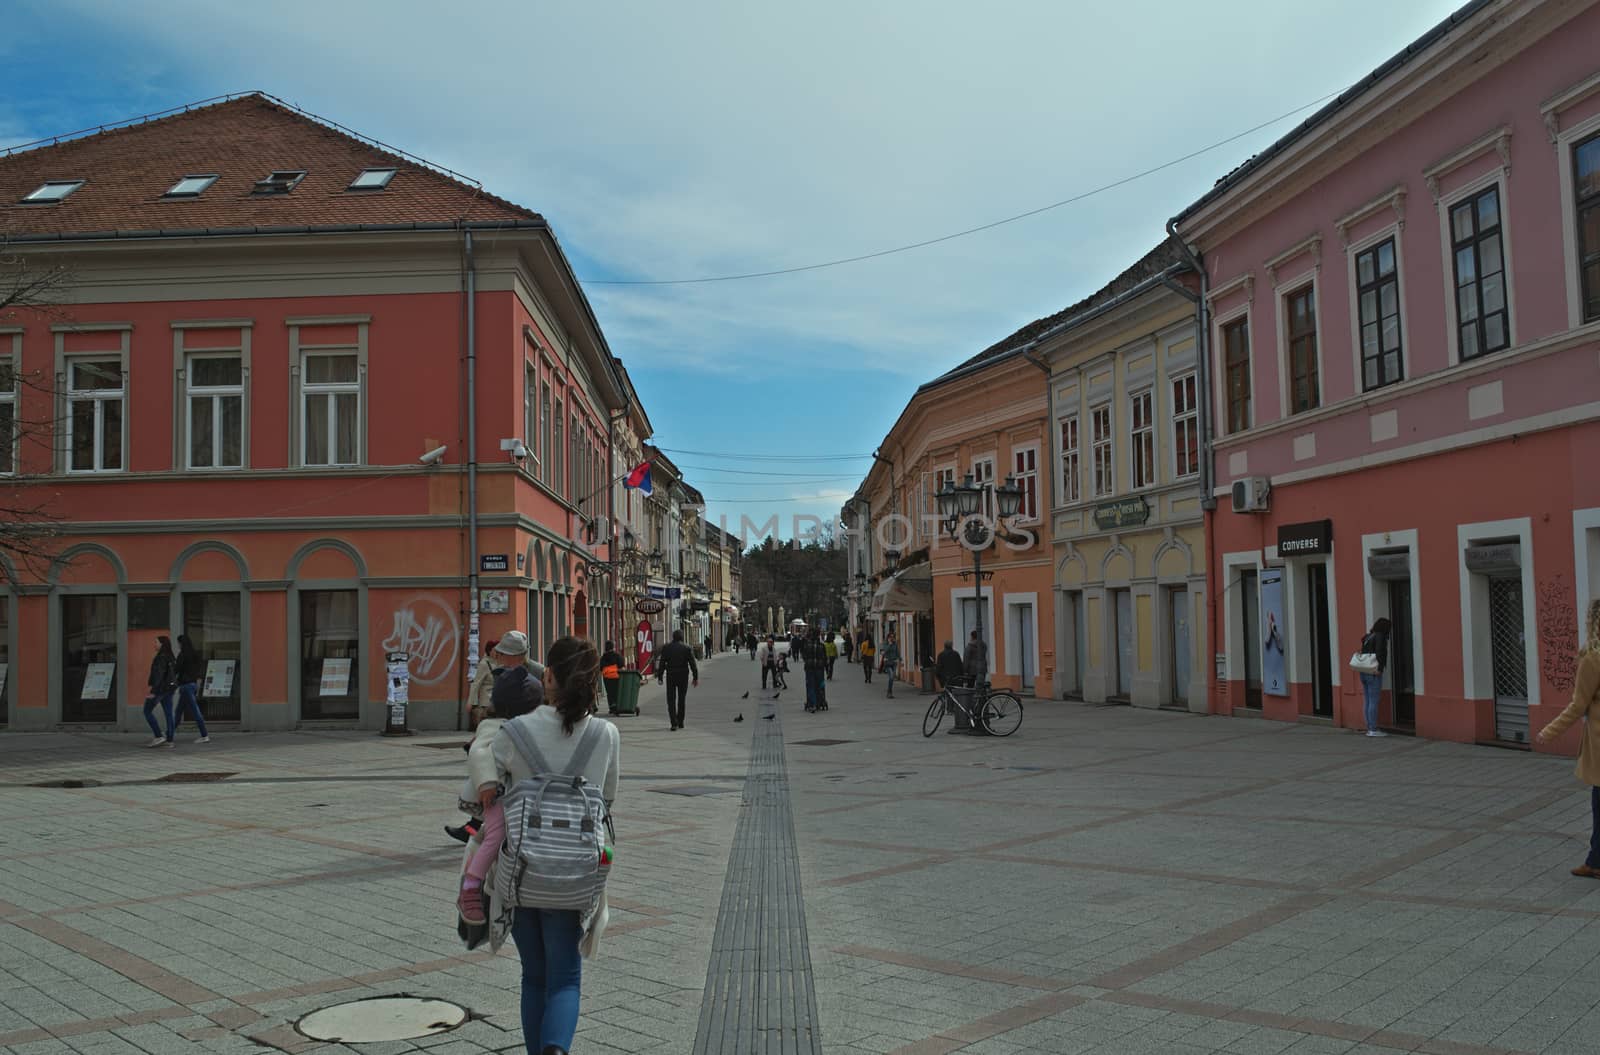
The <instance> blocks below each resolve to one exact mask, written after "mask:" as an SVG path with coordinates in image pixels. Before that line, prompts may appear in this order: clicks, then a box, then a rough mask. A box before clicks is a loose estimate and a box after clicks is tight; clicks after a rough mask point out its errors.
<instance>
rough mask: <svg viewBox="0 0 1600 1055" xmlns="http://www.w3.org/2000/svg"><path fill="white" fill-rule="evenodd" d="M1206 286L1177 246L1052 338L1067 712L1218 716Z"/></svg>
mask: <svg viewBox="0 0 1600 1055" xmlns="http://www.w3.org/2000/svg"><path fill="white" fill-rule="evenodd" d="M1198 286H1199V282H1198V276H1196V275H1195V274H1194V272H1193V270H1192V269H1191V268H1190V267H1189V266H1188V264H1187V263H1186V262H1185V254H1183V252H1182V250H1181V247H1179V246H1178V245H1176V244H1175V243H1173V242H1170V241H1169V242H1166V243H1163V244H1162V245H1161V246H1159V247H1158V248H1157V249H1155V250H1154V251H1152V252H1151V253H1150V254H1149V255H1148V256H1146V257H1145V258H1144V259H1143V260H1141V261H1140V262H1139V263H1138V264H1136V265H1134V267H1132V268H1130V269H1129V270H1128V272H1126V273H1125V274H1123V275H1122V276H1120V277H1119V278H1118V279H1117V280H1116V281H1115V282H1113V283H1112V284H1111V285H1109V286H1107V287H1106V288H1105V289H1104V290H1101V291H1100V292H1099V293H1096V294H1095V295H1094V296H1092V297H1090V298H1089V299H1088V300H1087V301H1085V302H1084V304H1082V305H1080V306H1078V307H1075V308H1074V309H1071V310H1070V311H1069V312H1068V313H1067V314H1066V317H1065V318H1064V319H1061V320H1060V321H1059V322H1056V323H1055V324H1053V325H1052V326H1051V327H1050V329H1049V330H1047V331H1046V332H1045V333H1044V334H1042V335H1041V336H1040V337H1039V338H1038V339H1037V347H1038V354H1039V355H1040V356H1041V357H1042V358H1043V359H1044V360H1045V361H1046V362H1047V363H1049V364H1050V384H1051V389H1052V391H1051V402H1050V414H1051V419H1052V421H1053V427H1052V429H1051V439H1052V441H1053V452H1052V453H1053V457H1052V458H1051V465H1052V466H1053V475H1054V477H1055V484H1056V486H1055V488H1054V495H1055V504H1054V507H1053V509H1052V510H1051V534H1052V539H1053V541H1054V546H1055V561H1054V563H1055V596H1054V603H1055V607H1056V622H1055V626H1056V646H1055V654H1056V656H1057V657H1058V661H1057V663H1056V668H1055V671H1056V676H1055V684H1054V689H1055V695H1056V696H1057V697H1058V698H1067V699H1081V700H1087V701H1089V702H1092V703H1103V702H1106V701H1120V702H1127V703H1131V704H1133V705H1135V706H1140V707H1179V708H1185V709H1190V710H1195V711H1200V712H1203V711H1205V710H1206V684H1207V670H1208V652H1207V647H1208V646H1207V639H1206V635H1205V619H1204V613H1205V597H1206V564H1205V524H1204V518H1203V515H1202V511H1201V489H1200V469H1201V459H1202V457H1203V450H1204V448H1203V445H1202V444H1201V442H1200V427H1199V400H1200V397H1201V391H1202V389H1201V384H1200V376H1199V365H1200V364H1199V339H1198V328H1197V320H1196V305H1197V303H1198V302H1199V294H1198V292H1197V291H1198Z"/></svg>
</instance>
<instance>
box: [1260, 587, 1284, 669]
mask: <svg viewBox="0 0 1600 1055" xmlns="http://www.w3.org/2000/svg"><path fill="white" fill-rule="evenodd" d="M1288 632H1289V625H1288V623H1286V622H1284V619H1283V571H1282V569H1278V568H1269V569H1267V570H1266V571H1263V572H1262V573H1261V691H1262V692H1264V693H1266V694H1267V695H1269V696H1287V695H1289V674H1288V664H1287V662H1286V661H1285V656H1284V637H1285V635H1286V634H1287V633H1288Z"/></svg>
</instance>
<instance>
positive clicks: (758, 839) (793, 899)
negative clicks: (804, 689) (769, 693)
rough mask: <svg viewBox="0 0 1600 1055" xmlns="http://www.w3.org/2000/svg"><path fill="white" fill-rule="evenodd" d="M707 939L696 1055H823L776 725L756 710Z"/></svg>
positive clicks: (784, 768)
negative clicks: (708, 958)
mask: <svg viewBox="0 0 1600 1055" xmlns="http://www.w3.org/2000/svg"><path fill="white" fill-rule="evenodd" d="M761 717H762V718H763V719H766V718H769V717H770V718H771V720H766V721H758V722H756V723H755V731H754V736H753V742H752V744H751V750H750V771H749V774H748V776H747V777H746V778H745V789H744V801H743V803H742V806H741V810H740V814H739V824H738V827H737V828H736V829H735V831H734V836H733V846H732V848H731V849H730V850H729V853H728V873H727V877H726V878H725V879H724V880H723V885H722V904H721V906H720V908H719V910H718V913H717V927H716V932H715V933H714V934H713V936H712V940H711V962H710V964H709V965H708V966H707V968H706V988H705V995H704V997H703V998H702V1000H701V1004H700V1026H699V1030H698V1031H697V1032H696V1034H695V1041H694V1052H695V1055H718V1053H721V1055H767V1053H771V1055H813V1053H814V1055H820V1053H821V1051H822V1037H821V1024H820V1020H819V1018H818V1016H817V992H816V986H815V984H814V978H813V976H812V972H811V949H810V945H809V941H808V938H807V935H806V919H805V908H804V903H803V902H802V900H801V895H800V852H799V847H798V845H797V844H796V842H795V834H794V814H793V812H792V811H791V809H790V803H789V775H788V767H787V764H786V762H785V759H784V751H783V721H782V719H781V718H779V717H776V711H775V710H774V709H773V708H770V707H765V708H763V713H762V716H761Z"/></svg>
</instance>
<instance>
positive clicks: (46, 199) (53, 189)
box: [22, 179, 83, 205]
mask: <svg viewBox="0 0 1600 1055" xmlns="http://www.w3.org/2000/svg"><path fill="white" fill-rule="evenodd" d="M81 186H83V180H81V179H52V180H45V181H44V183H43V184H41V185H40V187H39V189H38V190H36V191H34V192H33V193H32V194H30V195H28V196H27V197H26V198H23V199H22V200H23V201H25V202H34V203H43V204H47V205H48V204H52V203H54V202H58V201H61V200H62V199H63V198H65V197H66V196H67V195H69V194H71V193H72V192H73V191H75V190H77V189H78V188H79V187H81Z"/></svg>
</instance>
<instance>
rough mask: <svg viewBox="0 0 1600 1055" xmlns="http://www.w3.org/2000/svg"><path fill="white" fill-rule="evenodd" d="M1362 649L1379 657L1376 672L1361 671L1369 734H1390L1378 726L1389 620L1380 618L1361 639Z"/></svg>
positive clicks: (1387, 646) (1387, 661)
mask: <svg viewBox="0 0 1600 1055" xmlns="http://www.w3.org/2000/svg"><path fill="white" fill-rule="evenodd" d="M1361 651H1362V652H1365V653H1370V654H1371V655H1374V656H1376V657H1378V670H1377V672H1376V673H1369V672H1367V671H1361V672H1360V674H1361V696H1362V700H1363V702H1364V703H1365V704H1366V708H1365V710H1366V714H1365V717H1366V719H1367V735H1368V736H1388V735H1389V734H1388V733H1386V732H1384V731H1383V730H1382V729H1379V728H1378V698H1379V696H1380V695H1382V693H1383V671H1384V669H1385V668H1386V667H1387V666H1388V665H1389V620H1387V619H1379V620H1378V621H1377V622H1376V623H1373V624H1372V629H1371V630H1368V631H1367V634H1366V636H1365V637H1363V638H1362V639H1361Z"/></svg>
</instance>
